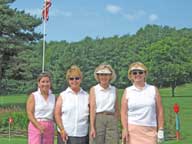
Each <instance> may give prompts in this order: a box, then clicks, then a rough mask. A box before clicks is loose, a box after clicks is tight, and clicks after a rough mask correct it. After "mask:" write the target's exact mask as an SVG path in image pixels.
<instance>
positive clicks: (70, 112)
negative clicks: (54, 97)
mask: <svg viewBox="0 0 192 144" xmlns="http://www.w3.org/2000/svg"><path fill="white" fill-rule="evenodd" d="M60 95H61V97H62V116H61V118H62V122H63V126H64V129H65V131H66V132H67V134H68V135H69V136H76V137H82V136H87V135H88V125H89V122H88V118H89V95H88V93H87V92H85V91H84V90H83V89H80V91H79V92H78V93H77V94H76V93H74V92H73V90H72V89H71V88H70V87H68V88H67V89H66V90H65V91H63V92H61V93H60Z"/></svg>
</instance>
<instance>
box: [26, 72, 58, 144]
mask: <svg viewBox="0 0 192 144" xmlns="http://www.w3.org/2000/svg"><path fill="white" fill-rule="evenodd" d="M37 81H38V90H37V91H35V92H33V93H32V94H31V95H30V96H29V98H28V100H27V104H26V111H27V116H28V118H29V121H30V122H29V126H28V144H53V143H54V123H53V112H54V107H55V96H54V95H53V94H52V92H51V90H50V89H51V76H50V74H49V73H47V72H43V73H41V74H40V75H39V77H38V78H37Z"/></svg>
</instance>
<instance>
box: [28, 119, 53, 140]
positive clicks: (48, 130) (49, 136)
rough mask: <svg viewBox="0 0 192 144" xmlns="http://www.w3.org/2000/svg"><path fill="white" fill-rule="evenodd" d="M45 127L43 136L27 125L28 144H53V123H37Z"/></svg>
mask: <svg viewBox="0 0 192 144" xmlns="http://www.w3.org/2000/svg"><path fill="white" fill-rule="evenodd" d="M39 123H40V124H41V125H43V126H44V127H45V131H44V133H43V134H41V133H40V131H39V129H37V128H36V127H35V126H34V125H33V124H32V123H31V122H29V125H28V144H54V123H53V121H39Z"/></svg>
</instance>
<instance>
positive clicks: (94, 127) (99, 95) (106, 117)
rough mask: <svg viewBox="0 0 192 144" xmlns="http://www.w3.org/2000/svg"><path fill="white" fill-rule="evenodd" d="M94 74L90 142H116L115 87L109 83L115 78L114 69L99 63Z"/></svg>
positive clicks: (106, 143) (91, 95) (91, 94)
mask: <svg viewBox="0 0 192 144" xmlns="http://www.w3.org/2000/svg"><path fill="white" fill-rule="evenodd" d="M94 76H95V79H96V81H97V82H98V84H97V85H95V86H93V87H92V88H91V89H90V143H94V144H118V141H119V135H118V116H119V111H118V98H117V89H116V88H115V87H114V86H112V85H111V84H110V82H111V81H114V80H115V78H116V75H115V71H114V70H113V69H112V67H111V66H110V65H106V64H101V65H99V66H98V67H97V68H96V69H95V72H94Z"/></svg>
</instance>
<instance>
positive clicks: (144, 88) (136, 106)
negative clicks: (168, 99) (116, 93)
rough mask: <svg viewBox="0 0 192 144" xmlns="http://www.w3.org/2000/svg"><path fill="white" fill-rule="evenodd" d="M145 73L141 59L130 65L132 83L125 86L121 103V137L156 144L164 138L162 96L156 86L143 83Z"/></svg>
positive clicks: (134, 143)
mask: <svg viewBox="0 0 192 144" xmlns="http://www.w3.org/2000/svg"><path fill="white" fill-rule="evenodd" d="M147 74H148V70H147V68H146V66H145V65H144V64H142V63H141V62H135V63H132V64H131V65H130V66H129V70H128V78H129V80H131V82H132V83H133V85H132V86H130V87H127V88H126V89H125V91H124V94H123V97H122V102H121V122H122V126H123V129H122V140H123V141H124V142H126V143H127V142H128V144H143V143H146V144H156V143H157V140H158V141H163V139H164V131H163V128H164V116H163V107H162V102H161V96H160V94H159V92H158V89H157V88H156V87H155V86H152V85H149V84H147V83H146V76H147Z"/></svg>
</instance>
